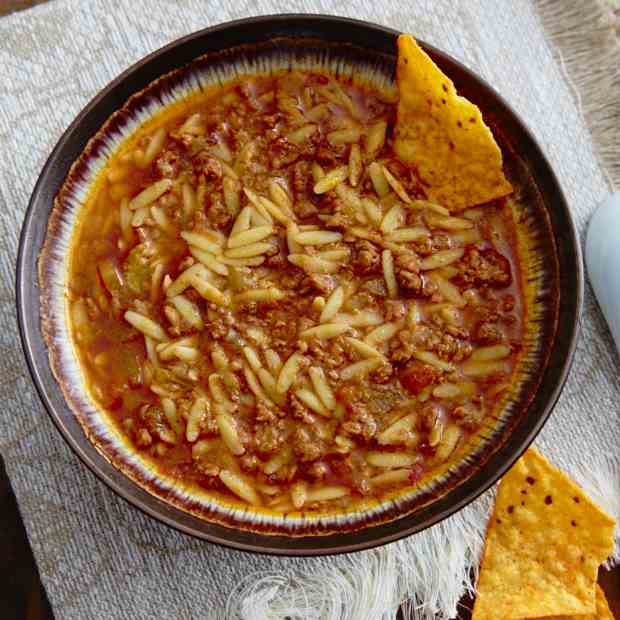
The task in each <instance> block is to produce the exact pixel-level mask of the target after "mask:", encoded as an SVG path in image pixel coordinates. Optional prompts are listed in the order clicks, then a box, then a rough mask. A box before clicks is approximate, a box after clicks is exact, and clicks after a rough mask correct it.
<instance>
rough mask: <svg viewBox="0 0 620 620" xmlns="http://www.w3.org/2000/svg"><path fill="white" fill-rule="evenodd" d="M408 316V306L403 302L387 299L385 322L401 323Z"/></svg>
mask: <svg viewBox="0 0 620 620" xmlns="http://www.w3.org/2000/svg"><path fill="white" fill-rule="evenodd" d="M406 314H407V306H406V305H405V304H404V303H403V302H402V301H397V300H392V299H387V300H386V301H385V320H386V321H387V322H388V323H391V322H392V321H400V320H401V319H404V318H405V315H406Z"/></svg>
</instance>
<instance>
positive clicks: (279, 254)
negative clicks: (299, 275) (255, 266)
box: [265, 235, 290, 269]
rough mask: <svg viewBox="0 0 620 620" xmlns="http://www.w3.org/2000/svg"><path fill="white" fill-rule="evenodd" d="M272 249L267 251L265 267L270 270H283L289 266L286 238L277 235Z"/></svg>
mask: <svg viewBox="0 0 620 620" xmlns="http://www.w3.org/2000/svg"><path fill="white" fill-rule="evenodd" d="M274 241H275V242H274V243H273V249H271V250H268V251H267V253H266V254H267V259H266V260H265V265H266V266H267V267H271V268H272V269H284V268H286V267H288V266H289V265H290V263H289V262H288V258H287V256H288V250H287V247H286V237H285V236H284V235H278V236H277V237H275V239H274Z"/></svg>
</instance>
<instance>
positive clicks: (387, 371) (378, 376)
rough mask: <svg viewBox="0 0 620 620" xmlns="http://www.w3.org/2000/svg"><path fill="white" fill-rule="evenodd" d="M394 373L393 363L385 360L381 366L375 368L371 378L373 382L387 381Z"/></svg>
mask: <svg viewBox="0 0 620 620" xmlns="http://www.w3.org/2000/svg"><path fill="white" fill-rule="evenodd" d="M393 374H394V369H393V368H392V364H390V363H389V362H385V363H383V364H381V366H379V368H375V370H373V371H372V372H371V373H370V375H369V377H368V378H369V380H370V382H371V383H387V382H388V381H389V380H390V379H391V378H392V375H393Z"/></svg>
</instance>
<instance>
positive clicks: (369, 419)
mask: <svg viewBox="0 0 620 620" xmlns="http://www.w3.org/2000/svg"><path fill="white" fill-rule="evenodd" d="M346 410H347V414H346V417H345V420H344V422H342V424H341V429H342V432H343V433H344V434H345V435H361V436H362V437H363V438H364V439H366V440H367V441H368V440H369V439H372V438H373V437H374V436H375V434H376V432H377V421H376V420H375V418H374V417H373V416H372V414H371V413H370V412H369V411H368V407H367V406H366V405H365V404H363V403H360V402H355V403H347V408H346Z"/></svg>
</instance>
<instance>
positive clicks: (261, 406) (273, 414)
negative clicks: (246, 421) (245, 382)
mask: <svg viewBox="0 0 620 620" xmlns="http://www.w3.org/2000/svg"><path fill="white" fill-rule="evenodd" d="M281 414H282V412H281V411H280V410H279V409H278V408H277V407H276V406H275V405H274V404H273V403H272V402H271V401H265V400H259V401H258V402H257V403H256V421H257V422H270V423H271V422H275V421H276V420H278V418H279V417H280V415H281Z"/></svg>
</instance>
